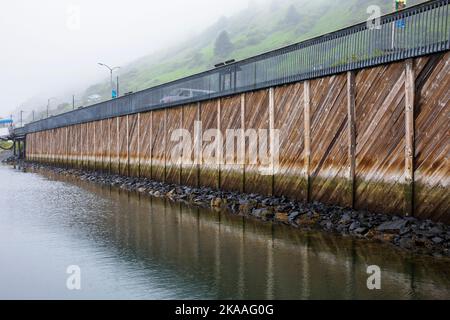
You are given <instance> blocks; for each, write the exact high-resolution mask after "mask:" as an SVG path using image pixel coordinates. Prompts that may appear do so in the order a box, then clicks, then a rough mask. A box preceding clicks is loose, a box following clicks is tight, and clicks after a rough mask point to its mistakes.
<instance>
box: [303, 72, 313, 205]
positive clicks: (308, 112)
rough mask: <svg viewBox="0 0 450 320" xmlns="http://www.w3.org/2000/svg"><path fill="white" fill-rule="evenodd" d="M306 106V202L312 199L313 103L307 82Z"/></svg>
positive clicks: (304, 94) (305, 92)
mask: <svg viewBox="0 0 450 320" xmlns="http://www.w3.org/2000/svg"><path fill="white" fill-rule="evenodd" d="M303 92H304V93H303V97H304V106H303V110H304V112H305V114H304V120H305V128H304V129H305V150H304V161H303V162H304V166H305V168H304V170H305V172H304V175H305V178H306V201H307V202H309V201H310V199H311V179H310V175H311V173H310V166H311V101H310V82H309V80H306V81H305V82H304V89H303Z"/></svg>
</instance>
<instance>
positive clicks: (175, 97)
mask: <svg viewBox="0 0 450 320" xmlns="http://www.w3.org/2000/svg"><path fill="white" fill-rule="evenodd" d="M211 93H214V91H208V90H197V89H185V88H179V89H175V90H173V91H172V92H170V94H169V95H168V96H165V97H164V98H162V99H161V101H160V102H161V103H169V102H175V101H180V100H185V99H192V98H195V97H200V96H204V95H207V94H211Z"/></svg>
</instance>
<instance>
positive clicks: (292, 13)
mask: <svg viewBox="0 0 450 320" xmlns="http://www.w3.org/2000/svg"><path fill="white" fill-rule="evenodd" d="M300 18H301V17H300V14H299V13H298V11H297V9H296V8H295V6H294V5H293V4H291V5H290V6H289V8H288V9H287V12H286V16H285V17H284V19H283V22H282V24H283V25H284V26H294V25H296V24H297V23H299V22H300Z"/></svg>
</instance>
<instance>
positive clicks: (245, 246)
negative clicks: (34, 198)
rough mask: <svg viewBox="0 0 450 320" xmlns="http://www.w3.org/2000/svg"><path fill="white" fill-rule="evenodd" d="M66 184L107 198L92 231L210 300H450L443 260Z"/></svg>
mask: <svg viewBox="0 0 450 320" xmlns="http://www.w3.org/2000/svg"><path fill="white" fill-rule="evenodd" d="M53 178H56V179H60V177H58V176H54V177H53ZM64 179H70V180H71V182H74V183H76V184H78V185H79V186H80V187H82V188H84V189H87V190H89V191H90V192H92V193H95V194H96V195H97V196H99V197H101V198H102V199H106V200H107V201H106V203H108V207H107V208H104V209H103V210H100V211H102V212H99V215H101V216H102V219H101V220H100V221H101V222H98V223H97V225H95V226H93V227H92V232H93V233H97V234H99V238H100V239H101V241H103V242H105V243H107V244H108V245H109V246H111V248H112V249H113V250H117V251H118V252H119V253H120V254H123V255H125V256H126V257H127V259H129V260H132V261H135V262H136V263H137V264H142V268H147V267H148V266H149V265H155V264H156V265H159V266H160V267H161V268H160V269H167V270H171V271H172V273H175V274H177V275H179V285H180V286H193V287H199V288H202V290H205V292H208V294H210V295H212V296H213V297H217V298H255V299H256V298H261V299H266V298H268V299H269V298H286V299H306V298H345V299H354V298H448V297H449V296H450V290H449V288H450V280H449V279H450V275H449V271H448V270H447V269H448V268H447V264H446V262H445V261H441V262H439V260H433V259H431V258H427V259H421V258H418V257H415V258H414V257H409V256H408V255H406V254H404V253H401V252H399V251H397V250H396V249H394V248H391V247H388V246H384V245H381V244H376V243H375V244H374V243H371V242H362V241H355V240H353V239H350V238H342V237H335V236H331V235H326V234H323V233H317V232H302V231H299V230H293V229H291V228H289V227H284V226H280V225H272V224H266V223H261V222H259V221H254V220H249V219H246V218H243V217H240V216H234V215H230V214H226V213H220V212H215V211H211V210H203V209H198V208H191V207H187V206H185V205H181V204H179V203H172V202H169V201H164V200H161V199H152V198H149V197H147V196H144V195H139V194H134V193H129V192H125V191H122V190H114V189H113V190H111V189H110V188H109V187H108V188H106V187H104V188H101V187H99V186H97V185H94V184H90V183H85V182H81V181H78V180H72V179H71V178H64ZM94 221H95V220H94ZM91 224H92V223H91ZM80 227H84V225H83V224H82V223H81V224H80ZM86 231H91V230H86ZM373 264H375V265H379V266H380V267H381V268H382V290H381V291H369V290H368V289H367V287H366V279H367V274H366V268H367V266H368V265H373Z"/></svg>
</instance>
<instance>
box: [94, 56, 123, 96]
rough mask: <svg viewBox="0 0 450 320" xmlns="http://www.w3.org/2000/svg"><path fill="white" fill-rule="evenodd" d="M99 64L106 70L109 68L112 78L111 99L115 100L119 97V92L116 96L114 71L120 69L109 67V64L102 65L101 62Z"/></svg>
mask: <svg viewBox="0 0 450 320" xmlns="http://www.w3.org/2000/svg"><path fill="white" fill-rule="evenodd" d="M98 64H99V65H100V66H103V67H105V68H108V70H109V74H110V77H111V97H112V98H113V99H114V98H116V97H117V92H116V94H115V95H114V84H113V72H114V70H116V69H120V67H110V66H108V65H107V64H104V63H101V62H99V63H98Z"/></svg>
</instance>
